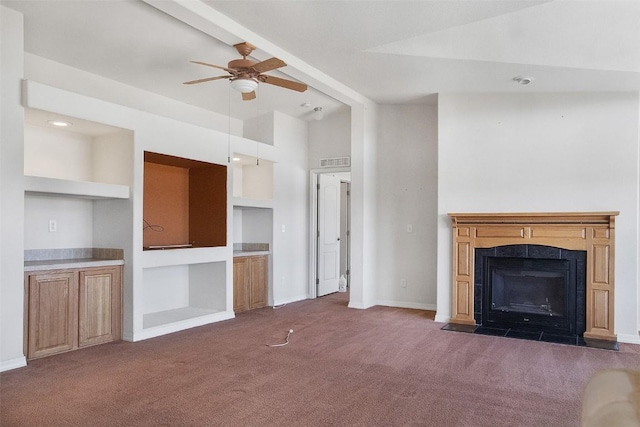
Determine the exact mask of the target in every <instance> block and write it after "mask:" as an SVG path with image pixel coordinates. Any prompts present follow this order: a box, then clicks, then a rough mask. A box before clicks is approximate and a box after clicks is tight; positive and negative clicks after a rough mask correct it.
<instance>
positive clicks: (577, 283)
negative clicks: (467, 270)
mask: <svg viewBox="0 0 640 427" xmlns="http://www.w3.org/2000/svg"><path fill="white" fill-rule="evenodd" d="M586 255H587V254H586V251H571V250H565V249H561V248H555V247H550V246H539V245H508V246H499V247H493V248H477V249H475V270H476V274H475V275H474V276H475V282H474V292H475V294H476V295H477V298H475V300H474V319H475V322H476V324H477V325H480V326H483V327H486V328H493V329H501V330H514V331H530V332H538V333H543V334H550V335H556V336H564V337H568V338H574V337H582V334H583V333H584V331H585V311H586V307H585V284H586V258H587V256H586Z"/></svg>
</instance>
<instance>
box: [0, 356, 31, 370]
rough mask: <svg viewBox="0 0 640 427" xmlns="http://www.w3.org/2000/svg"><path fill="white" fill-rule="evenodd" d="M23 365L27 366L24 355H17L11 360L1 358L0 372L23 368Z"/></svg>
mask: <svg viewBox="0 0 640 427" xmlns="http://www.w3.org/2000/svg"><path fill="white" fill-rule="evenodd" d="M25 366H27V358H26V357H24V356H22V357H17V358H15V359H11V360H3V361H2V362H0V372H4V371H9V370H11V369H18V368H24V367H25Z"/></svg>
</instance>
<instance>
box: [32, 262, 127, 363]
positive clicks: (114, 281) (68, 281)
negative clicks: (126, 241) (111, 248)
mask: <svg viewBox="0 0 640 427" xmlns="http://www.w3.org/2000/svg"><path fill="white" fill-rule="evenodd" d="M121 288H122V267H120V266H110V267H95V268H86V269H66V270H47V271H37V272H28V273H25V334H26V339H25V347H26V348H25V354H26V356H27V359H35V358H39V357H44V356H49V355H52V354H56V353H62V352H66V351H70V350H75V349H77V348H82V347H87V346H91V345H96V344H102V343H105V342H110V341H115V340H119V339H120V336H121V307H122V302H121V301H122V291H121Z"/></svg>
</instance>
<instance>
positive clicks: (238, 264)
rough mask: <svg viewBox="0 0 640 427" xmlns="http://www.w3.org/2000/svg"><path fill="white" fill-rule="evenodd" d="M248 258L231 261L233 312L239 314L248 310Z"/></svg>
mask: <svg viewBox="0 0 640 427" xmlns="http://www.w3.org/2000/svg"><path fill="white" fill-rule="evenodd" d="M249 279H250V271H249V258H246V257H238V258H234V259H233V311H235V312H236V313H239V312H241V311H245V310H248V309H249V301H250V300H249V292H250V290H249Z"/></svg>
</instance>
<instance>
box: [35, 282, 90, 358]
mask: <svg viewBox="0 0 640 427" xmlns="http://www.w3.org/2000/svg"><path fill="white" fill-rule="evenodd" d="M77 278H78V276H77V273H75V272H69V271H66V272H46V273H42V274H31V275H29V276H28V280H29V296H28V299H29V326H28V331H29V337H28V351H27V358H29V359H33V358H36V357H43V356H48V355H50V354H55V353H61V352H64V351H69V350H72V349H74V348H75V347H77V340H78V333H77V331H78V317H77V313H78V305H77V293H76V292H77V288H78V281H77V280H78V279H77Z"/></svg>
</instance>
